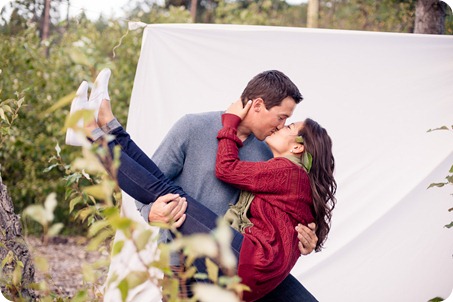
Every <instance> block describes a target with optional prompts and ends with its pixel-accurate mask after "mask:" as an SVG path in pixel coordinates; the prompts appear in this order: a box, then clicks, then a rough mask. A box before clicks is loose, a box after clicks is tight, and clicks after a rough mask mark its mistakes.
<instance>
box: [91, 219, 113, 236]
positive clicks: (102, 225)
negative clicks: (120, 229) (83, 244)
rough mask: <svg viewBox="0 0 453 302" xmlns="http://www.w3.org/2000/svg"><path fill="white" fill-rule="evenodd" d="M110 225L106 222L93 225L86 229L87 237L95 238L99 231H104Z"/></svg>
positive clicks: (101, 221)
mask: <svg viewBox="0 0 453 302" xmlns="http://www.w3.org/2000/svg"><path fill="white" fill-rule="evenodd" d="M109 225H110V222H109V221H108V220H99V221H96V222H95V223H93V224H92V225H91V226H90V228H89V229H88V237H93V236H95V235H96V234H97V233H98V232H99V231H100V230H103V229H105V228H106V227H108V226H109Z"/></svg>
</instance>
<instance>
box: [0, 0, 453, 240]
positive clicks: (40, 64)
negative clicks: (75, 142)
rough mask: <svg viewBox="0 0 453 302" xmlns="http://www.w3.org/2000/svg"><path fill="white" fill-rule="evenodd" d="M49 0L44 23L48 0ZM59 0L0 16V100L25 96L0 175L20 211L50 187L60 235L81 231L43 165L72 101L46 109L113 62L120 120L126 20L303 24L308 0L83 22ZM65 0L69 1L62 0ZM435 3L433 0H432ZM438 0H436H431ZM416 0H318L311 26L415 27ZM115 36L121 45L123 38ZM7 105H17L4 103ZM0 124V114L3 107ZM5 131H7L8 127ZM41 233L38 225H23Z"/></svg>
mask: <svg viewBox="0 0 453 302" xmlns="http://www.w3.org/2000/svg"><path fill="white" fill-rule="evenodd" d="M46 2H49V3H50V11H49V16H50V18H49V21H50V23H49V24H47V26H48V27H47V29H46V28H45V22H44V21H45V3H46ZM62 2H63V0H46V1H45V0H17V1H14V2H11V3H10V4H9V5H11V7H10V8H8V9H9V10H12V13H10V14H9V16H5V15H6V14H5V11H7V9H6V8H3V9H2V11H1V13H0V18H1V19H0V20H1V21H0V41H2V42H1V43H0V100H3V101H5V100H8V99H16V100H19V99H22V98H23V102H22V108H21V109H20V110H19V111H18V115H17V116H16V118H17V121H16V122H15V123H14V124H12V126H11V127H10V128H8V132H7V133H6V132H3V133H0V135H1V136H0V138H1V146H0V165H1V168H0V173H1V174H0V175H1V177H2V179H3V182H4V184H5V185H7V186H8V190H9V193H10V195H11V197H12V199H13V202H14V208H15V211H16V212H17V213H20V212H21V211H22V210H23V209H25V207H27V206H28V205H31V204H35V203H43V202H44V201H45V199H46V196H48V195H49V194H50V193H51V192H56V194H57V200H58V201H59V202H58V205H57V207H56V210H55V221H56V222H68V221H72V222H73V223H70V224H67V223H65V227H64V229H63V230H62V232H63V234H74V233H79V232H80V231H81V230H82V229H83V228H81V227H80V225H79V224H78V223H77V222H76V221H74V220H73V219H72V218H71V217H70V215H69V204H68V203H67V202H65V191H66V185H65V181H64V180H62V175H63V176H64V173H65V171H63V170H62V169H61V167H60V168H57V169H49V167H50V166H51V164H50V163H49V159H51V157H52V156H53V155H54V154H55V146H56V145H57V144H58V145H59V146H60V147H61V152H60V155H61V159H62V160H63V162H71V161H72V160H73V159H74V158H76V157H78V156H79V155H80V153H78V152H80V151H79V150H77V148H73V147H68V146H66V145H65V144H64V132H63V131H62V129H63V126H64V123H65V119H66V116H67V115H68V112H69V104H68V105H67V106H65V107H63V108H61V109H60V110H57V111H55V112H51V113H49V112H48V111H47V110H48V109H49V108H51V107H52V106H53V105H54V104H55V103H56V102H57V101H58V100H60V99H61V98H63V97H65V96H67V95H70V94H71V93H73V92H74V91H75V90H76V89H77V86H78V84H79V83H80V82H82V81H83V80H88V81H94V78H95V76H96V75H97V73H98V72H99V71H100V70H101V69H102V68H104V67H109V68H111V69H112V72H113V75H114V76H113V77H112V79H111V82H110V89H111V95H110V96H111V98H112V99H114V100H115V101H116V102H115V103H116V104H117V105H115V114H116V115H117V116H118V118H119V120H121V121H124V122H125V121H127V113H128V105H129V99H130V95H131V91H132V85H133V79H134V75H135V70H136V66H137V61H138V57H139V54H140V46H141V31H140V30H139V31H134V32H129V33H128V35H126V36H125V37H124V38H122V36H123V35H124V34H125V33H126V32H127V20H134V21H141V22H144V23H148V24H152V23H192V22H199V23H222V24H250V25H270V26H293V27H306V26H307V8H308V3H301V4H299V5H289V4H287V3H286V2H285V1H281V0H260V1H247V0H238V1H225V0H203V1H198V2H196V1H195V2H196V3H197V10H196V12H195V15H194V10H193V9H192V10H191V7H190V1H189V0H167V1H166V2H165V4H163V5H159V4H156V3H155V2H154V1H150V0H142V1H138V2H136V3H135V4H136V6H135V7H132V8H130V11H126V12H125V15H124V17H122V18H108V17H107V16H104V15H102V14H101V15H100V17H99V19H97V20H90V19H88V18H87V17H86V15H85V13H84V12H83V11H81V12H80V14H78V15H76V16H73V17H70V16H69V15H66V16H65V15H62V13H61V10H60V9H59V6H61V5H63V3H62ZM64 2H66V1H64ZM428 2H429V1H428ZM431 2H433V1H431ZM434 2H436V1H434ZM416 4H417V1H416V0H403V1H401V0H382V1H371V0H350V1H344V0H334V1H319V10H318V12H319V15H318V18H317V27H319V28H330V29H348V30H365V31H382V32H402V33H411V32H413V31H414V24H415V11H416ZM444 8H445V15H446V16H445V29H444V33H445V34H449V35H451V34H453V16H452V13H451V9H450V8H449V7H448V6H446V5H445V6H444ZM120 41H121V43H120ZM10 107H11V108H10V109H11V110H14V109H17V105H16V107H15V106H14V105H13V106H10ZM0 116H1V119H0V121H1V123H5V122H6V121H5V119H4V117H5V113H2V112H0ZM5 131H6V130H5ZM29 231H31V232H35V231H39V227H38V226H36V228H35V227H33V224H32V225H31V227H30V228H29Z"/></svg>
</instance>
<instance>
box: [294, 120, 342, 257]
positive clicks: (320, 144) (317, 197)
mask: <svg viewBox="0 0 453 302" xmlns="http://www.w3.org/2000/svg"><path fill="white" fill-rule="evenodd" d="M299 135H300V136H302V138H303V139H304V142H303V144H304V147H305V151H304V152H309V153H310V154H311V156H312V165H311V169H310V172H309V173H308V176H309V179H310V186H311V190H312V194H313V208H314V212H315V223H316V236H318V242H317V244H316V248H315V250H316V251H317V252H319V251H320V250H321V249H322V247H323V244H324V242H325V241H326V239H327V235H328V234H329V231H330V224H331V219H332V210H333V209H334V207H335V203H336V198H335V192H336V190H337V183H336V181H335V178H334V176H333V171H334V168H335V159H334V157H333V154H332V140H331V139H330V136H329V135H328V134H327V131H326V129H324V128H323V127H321V126H320V125H319V124H318V123H317V122H315V121H314V120H312V119H309V118H308V119H306V120H305V121H304V126H303V128H302V129H301V130H300V131H299Z"/></svg>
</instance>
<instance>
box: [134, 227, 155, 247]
mask: <svg viewBox="0 0 453 302" xmlns="http://www.w3.org/2000/svg"><path fill="white" fill-rule="evenodd" d="M152 235H153V231H151V230H148V229H146V230H143V231H141V232H140V234H139V235H138V236H137V239H135V245H136V246H137V250H138V251H139V252H140V251H141V250H143V249H144V248H145V246H146V245H147V244H148V243H149V241H150V238H151V236H152Z"/></svg>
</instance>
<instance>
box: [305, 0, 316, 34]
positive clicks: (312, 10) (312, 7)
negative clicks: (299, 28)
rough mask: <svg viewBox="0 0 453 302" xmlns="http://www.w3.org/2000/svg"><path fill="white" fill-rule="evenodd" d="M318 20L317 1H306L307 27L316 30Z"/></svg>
mask: <svg viewBox="0 0 453 302" xmlns="http://www.w3.org/2000/svg"><path fill="white" fill-rule="evenodd" d="M318 19H319V0H308V9H307V27H308V28H317V27H318Z"/></svg>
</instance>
